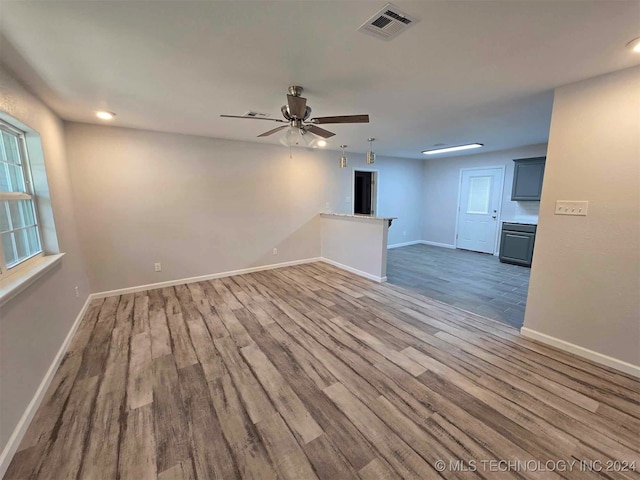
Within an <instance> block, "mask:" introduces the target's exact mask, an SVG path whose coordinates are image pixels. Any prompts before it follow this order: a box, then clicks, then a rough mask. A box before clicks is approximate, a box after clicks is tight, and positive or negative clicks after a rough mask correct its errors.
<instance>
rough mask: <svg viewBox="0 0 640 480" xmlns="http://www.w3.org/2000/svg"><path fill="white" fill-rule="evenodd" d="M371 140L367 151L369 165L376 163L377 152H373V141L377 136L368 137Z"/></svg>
mask: <svg viewBox="0 0 640 480" xmlns="http://www.w3.org/2000/svg"><path fill="white" fill-rule="evenodd" d="M367 140H368V141H369V151H368V152H367V165H373V164H374V163H376V154H375V153H373V145H372V144H373V141H374V140H375V138H368V139H367Z"/></svg>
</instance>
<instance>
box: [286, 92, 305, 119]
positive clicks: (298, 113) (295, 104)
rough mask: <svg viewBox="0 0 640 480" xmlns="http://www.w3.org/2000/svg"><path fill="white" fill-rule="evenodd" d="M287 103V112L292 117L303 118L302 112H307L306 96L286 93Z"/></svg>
mask: <svg viewBox="0 0 640 480" xmlns="http://www.w3.org/2000/svg"><path fill="white" fill-rule="evenodd" d="M287 103H288V104H289V113H290V114H291V116H292V117H297V118H299V119H303V118H304V114H305V113H306V112H307V99H306V98H304V97H294V96H293V95H287Z"/></svg>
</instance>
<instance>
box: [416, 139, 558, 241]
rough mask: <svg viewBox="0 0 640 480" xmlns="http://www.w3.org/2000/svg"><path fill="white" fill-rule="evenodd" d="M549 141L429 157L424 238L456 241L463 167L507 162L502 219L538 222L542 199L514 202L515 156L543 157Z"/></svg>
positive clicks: (424, 198) (425, 163)
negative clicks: (498, 149) (485, 151)
mask: <svg viewBox="0 0 640 480" xmlns="http://www.w3.org/2000/svg"><path fill="white" fill-rule="evenodd" d="M546 151H547V145H546V144H544V143H543V144H537V145H530V146H526V147H520V148H516V149H512V150H503V151H500V152H490V153H480V154H476V155H461V156H455V157H444V158H433V159H426V160H425V162H424V173H423V179H424V182H423V192H422V194H423V197H422V205H421V206H422V212H421V214H422V218H423V220H422V221H423V223H422V239H423V240H426V241H429V242H435V243H441V244H445V245H454V243H455V231H456V210H457V208H458V190H459V188H460V169H461V168H476V167H493V166H505V171H506V173H505V179H504V194H503V198H502V208H501V210H502V217H501V221H503V222H509V221H519V222H527V223H537V222H538V210H539V206H540V202H512V201H511V186H512V185H513V166H514V163H513V159H515V158H529V157H542V156H545V155H546Z"/></svg>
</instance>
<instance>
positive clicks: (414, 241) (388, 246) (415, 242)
mask: <svg viewBox="0 0 640 480" xmlns="http://www.w3.org/2000/svg"><path fill="white" fill-rule="evenodd" d="M419 243H422V240H412V241H410V242H403V243H394V244H393V245H387V250H389V249H391V248H400V247H408V246H409V245H418V244H419Z"/></svg>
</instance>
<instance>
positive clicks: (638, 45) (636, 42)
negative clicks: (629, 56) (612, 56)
mask: <svg viewBox="0 0 640 480" xmlns="http://www.w3.org/2000/svg"><path fill="white" fill-rule="evenodd" d="M627 48H629V49H631V50H633V51H634V52H636V53H640V37H637V38H634V39H633V40H631V41H630V42H629V43H627Z"/></svg>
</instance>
